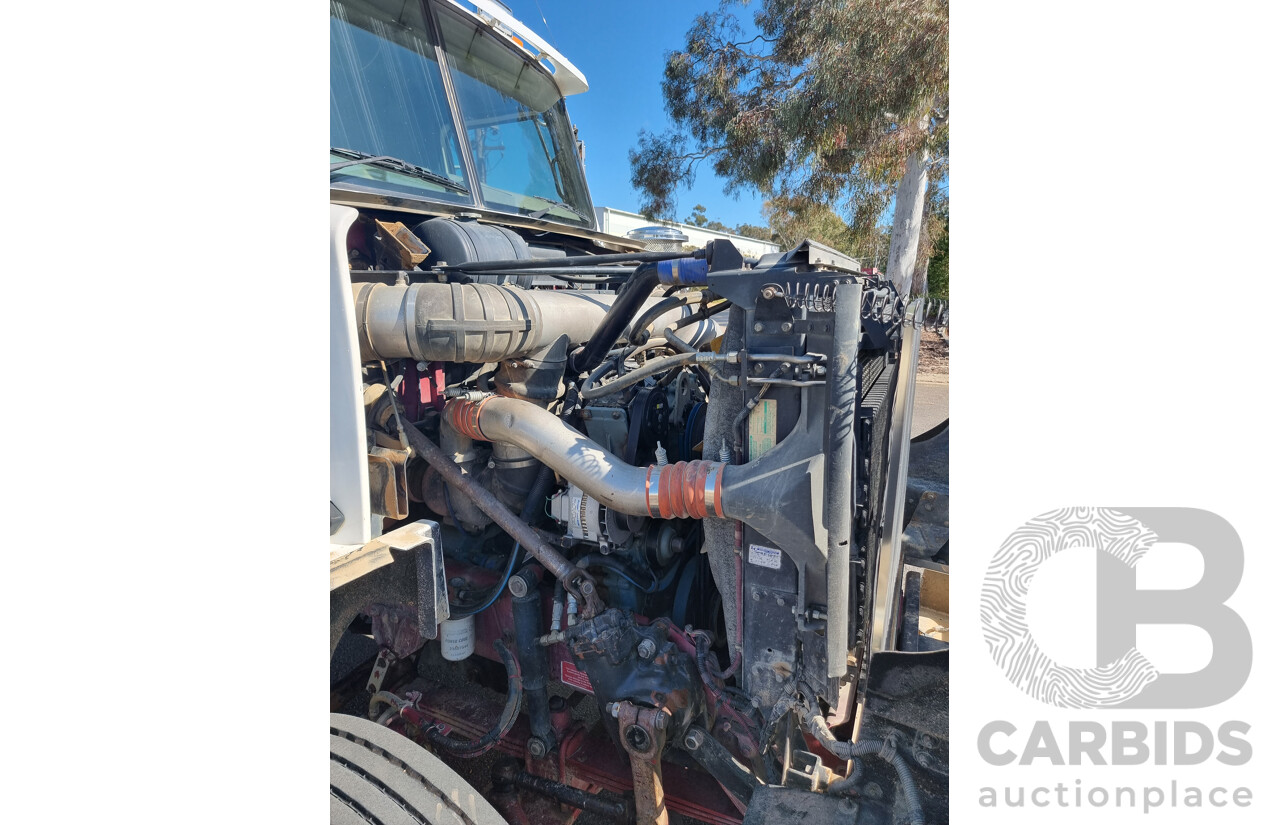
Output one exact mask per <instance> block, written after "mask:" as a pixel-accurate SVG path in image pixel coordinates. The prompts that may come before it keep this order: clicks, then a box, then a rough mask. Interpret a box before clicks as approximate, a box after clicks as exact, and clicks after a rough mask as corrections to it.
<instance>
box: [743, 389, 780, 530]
mask: <svg viewBox="0 0 1280 825" xmlns="http://www.w3.org/2000/svg"><path fill="white" fill-rule="evenodd" d="M777 443H778V402H777V401H775V400H773V399H772V398H766V399H764V400H763V401H761V402H760V403H759V404H758V405H757V406H756V408H755V409H754V410H752V411H751V417H750V418H748V419H747V460H748V461H755V460H756V459H757V458H759V457H760V456H762V455H764V454H765V453H767V452H769V451H770V450H772V449H773V448H774V447H775V446H776V445H777ZM774 552H777V551H776V550H775V551H774Z"/></svg>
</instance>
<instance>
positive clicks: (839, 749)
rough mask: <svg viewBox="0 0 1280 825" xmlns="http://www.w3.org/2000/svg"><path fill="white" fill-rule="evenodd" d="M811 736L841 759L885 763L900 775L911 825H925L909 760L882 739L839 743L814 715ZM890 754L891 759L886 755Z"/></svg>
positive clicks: (810, 722) (899, 778)
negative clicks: (860, 758)
mask: <svg viewBox="0 0 1280 825" xmlns="http://www.w3.org/2000/svg"><path fill="white" fill-rule="evenodd" d="M801 693H802V694H805V698H806V699H808V700H809V706H810V707H813V708H816V707H817V703H816V702H815V701H814V700H813V699H812V693H810V692H808V691H806V690H804V689H802V690H801ZM809 732H810V733H812V734H813V736H814V738H815V739H817V740H818V742H819V744H821V745H822V746H823V747H824V748H826V749H827V750H828V751H830V752H831V753H833V754H835V755H836V756H838V757H839V758H841V759H853V758H855V757H858V756H878V757H880V758H881V759H886V760H888V761H889V763H890V764H891V765H893V768H894V770H895V771H896V772H897V774H898V784H899V785H901V786H902V796H903V797H904V798H905V799H906V801H907V810H908V812H909V813H910V815H911V825H924V807H923V806H922V805H921V804H920V790H919V788H917V787H916V780H915V777H913V776H912V775H911V765H910V763H909V762H907V758H906V757H905V756H903V755H902V754H900V753H898V752H897V750H896V749H892V748H890V747H889V745H888V744H887V743H886V741H885V740H883V739H860V740H858V741H857V742H841V741H840V740H838V739H836V737H835V735H834V734H833V733H832V732H831V728H830V727H828V726H827V720H826V719H823V718H822V715H821V714H820V713H817V712H815V713H814V714H813V715H812V716H811V717H810V718H809ZM888 753H891V754H892V756H889V755H887V754H888Z"/></svg>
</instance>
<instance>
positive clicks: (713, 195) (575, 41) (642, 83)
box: [503, 0, 765, 227]
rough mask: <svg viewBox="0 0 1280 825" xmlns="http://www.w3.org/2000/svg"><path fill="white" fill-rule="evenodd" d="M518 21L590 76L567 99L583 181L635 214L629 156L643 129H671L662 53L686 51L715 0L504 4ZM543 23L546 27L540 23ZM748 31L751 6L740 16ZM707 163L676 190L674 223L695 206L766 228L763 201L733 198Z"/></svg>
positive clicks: (600, 197) (597, 197) (524, 0)
mask: <svg viewBox="0 0 1280 825" xmlns="http://www.w3.org/2000/svg"><path fill="white" fill-rule="evenodd" d="M503 2H504V3H505V4H506V5H507V6H508V7H509V8H510V9H511V11H512V12H513V14H514V16H515V18H516V19H517V20H519V21H521V22H522V23H524V24H525V25H526V26H528V27H529V28H530V29H531V30H532V31H533V32H534V33H535V34H537V35H539V36H540V37H542V38H544V39H545V40H546V41H547V42H548V43H549V44H550V45H551V46H552V47H553V48H555V49H556V50H557V51H559V52H560V53H561V54H563V55H564V56H565V57H566V58H568V60H569V62H570V63H572V64H573V65H575V66H577V67H578V69H579V70H581V71H582V73H583V74H584V75H586V77H587V83H588V84H589V85H590V87H591V88H590V90H589V91H586V92H583V93H582V94H580V95H574V96H572V97H570V98H568V100H567V105H568V107H569V117H570V119H571V120H573V122H574V123H575V124H577V126H578V135H579V137H580V138H581V139H582V140H583V141H584V142H585V143H586V146H587V183H588V184H589V185H590V187H591V200H592V201H593V202H594V203H595V205H596V206H610V207H613V208H615V209H625V210H627V211H628V212H636V211H638V207H639V205H640V196H639V194H638V193H637V192H636V191H635V190H634V189H632V188H631V183H630V180H631V165H630V163H629V161H628V160H627V150H629V149H632V148H634V147H635V145H636V135H637V133H639V131H640V130H641V129H648V130H649V131H651V132H658V133H661V132H663V131H666V130H667V129H668V128H670V126H671V122H670V120H669V119H668V118H667V115H666V111H665V109H664V108H663V105H662V70H663V68H664V66H665V65H666V60H665V54H666V52H668V51H674V50H676V49H679V48H681V47H682V46H683V45H684V36H685V32H687V31H688V30H689V27H690V25H691V24H692V23H693V19H694V18H695V17H697V16H698V15H699V14H701V13H702V12H704V11H711V10H714V9H715V8H717V7H718V6H719V0H644V2H623V0H503ZM544 16H545V18H546V22H545V23H544V22H543V18H544ZM739 16H740V19H741V20H742V21H743V23H744V28H750V27H751V9H750V7H748V8H745V9H742V10H741V11H739ZM723 189H724V181H723V180H722V179H720V178H717V177H716V176H715V173H714V172H713V171H712V170H711V167H710V164H708V163H703V164H702V166H701V167H700V168H699V170H698V177H697V181H696V183H695V184H694V187H693V189H692V190H686V189H684V188H683V187H681V188H680V189H678V190H677V193H676V196H677V198H678V201H677V209H676V218H677V219H679V220H683V219H684V218H685V217H686V216H687V215H688V214H689V213H690V212H691V211H692V209H693V207H694V205H695V204H699V203H700V204H702V205H704V206H706V207H707V218H708V220H718V221H720V222H721V223H724V224H726V225H728V226H731V227H732V226H737V225H738V224H741V223H751V224H757V225H763V224H764V223H765V221H764V219H763V218H761V216H760V206H761V198H760V196H759V195H758V194H756V193H755V192H754V191H744V192H742V193H741V194H740V195H739V196H738V197H737V198H736V199H735V198H734V197H732V196H728V195H725V194H724V192H723Z"/></svg>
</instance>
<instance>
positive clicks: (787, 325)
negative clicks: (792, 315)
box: [782, 321, 791, 332]
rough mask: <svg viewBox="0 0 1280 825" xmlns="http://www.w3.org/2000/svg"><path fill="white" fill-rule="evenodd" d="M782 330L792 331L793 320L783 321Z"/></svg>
mask: <svg viewBox="0 0 1280 825" xmlns="http://www.w3.org/2000/svg"><path fill="white" fill-rule="evenodd" d="M782 331H783V332H790V331H791V322H790V321H783V322H782Z"/></svg>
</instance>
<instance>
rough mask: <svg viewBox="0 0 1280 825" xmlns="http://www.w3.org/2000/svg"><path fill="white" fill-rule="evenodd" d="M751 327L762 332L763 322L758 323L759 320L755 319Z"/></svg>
mask: <svg viewBox="0 0 1280 825" xmlns="http://www.w3.org/2000/svg"><path fill="white" fill-rule="evenodd" d="M751 328H752V329H753V330H755V331H756V332H764V324H762V323H760V322H759V321H756V323H755V325H754V326H752V327H751Z"/></svg>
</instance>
